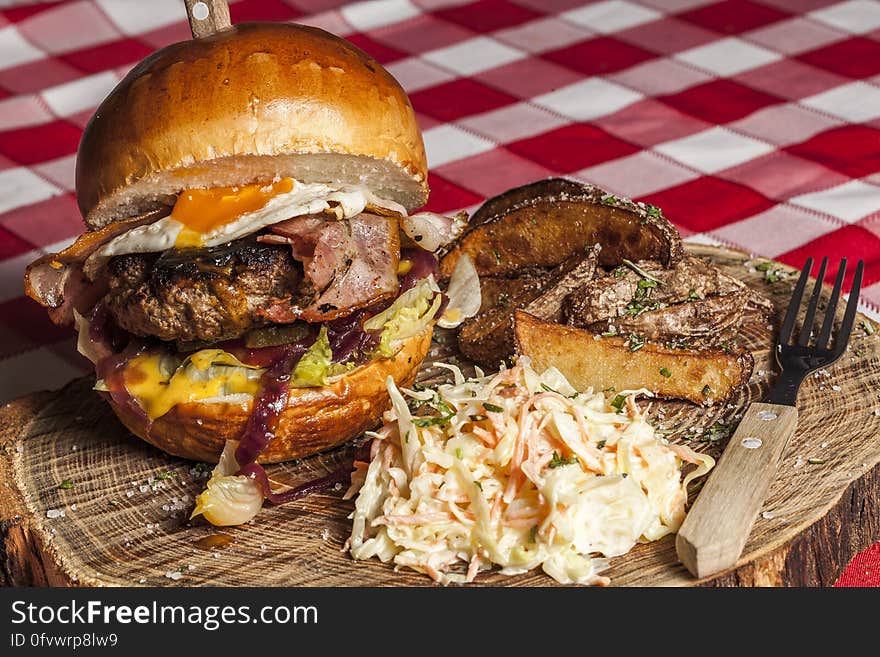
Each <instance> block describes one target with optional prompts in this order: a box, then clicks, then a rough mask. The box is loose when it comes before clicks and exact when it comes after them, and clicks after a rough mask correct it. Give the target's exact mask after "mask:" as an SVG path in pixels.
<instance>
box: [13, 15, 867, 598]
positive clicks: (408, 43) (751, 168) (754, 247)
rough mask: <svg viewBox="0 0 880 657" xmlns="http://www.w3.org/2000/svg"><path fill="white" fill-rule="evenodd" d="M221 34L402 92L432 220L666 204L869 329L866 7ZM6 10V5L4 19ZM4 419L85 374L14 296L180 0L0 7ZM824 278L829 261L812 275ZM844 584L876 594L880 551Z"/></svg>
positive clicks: (322, 23)
mask: <svg viewBox="0 0 880 657" xmlns="http://www.w3.org/2000/svg"><path fill="white" fill-rule="evenodd" d="M230 4H231V14H232V19H233V22H241V21H246V20H280V21H289V20H294V21H297V22H301V23H306V24H310V25H316V26H319V27H322V28H325V29H327V30H329V31H331V32H334V33H336V34H338V35H340V36H343V37H345V38H347V39H349V40H350V41H352V42H353V43H355V44H356V45H357V46H359V47H360V48H362V49H363V50H365V51H366V52H368V53H369V54H371V55H372V56H373V57H375V58H376V59H378V60H379V61H380V62H381V63H382V64H384V65H385V66H386V67H387V68H388V69H389V70H390V71H391V73H392V74H393V75H395V76H396V77H397V79H398V80H400V82H401V83H402V84H403V86H404V87H405V88H406V90H407V91H408V92H409V94H410V98H411V99H412V103H413V106H414V107H415V109H416V112H417V114H418V118H419V122H420V125H421V127H422V130H423V134H424V139H425V145H426V147H427V151H428V162H429V165H430V168H431V176H430V185H431V199H430V203H429V204H428V208H429V209H432V210H437V211H441V212H447V211H454V210H458V209H461V208H466V209H473V208H474V207H475V206H477V205H478V204H479V203H480V202H481V201H482V200H483V199H485V198H486V197H488V196H492V195H494V194H496V193H498V192H501V191H504V190H506V189H508V188H510V187H514V186H516V185H519V184H522V183H525V182H528V181H533V180H536V179H539V178H543V177H546V176H551V175H565V176H570V177H573V178H577V179H580V180H584V181H589V182H592V183H595V184H598V185H600V186H602V187H604V188H606V189H608V190H609V191H611V192H613V193H615V194H618V195H623V196H629V197H633V198H636V199H638V200H644V201H649V202H651V203H653V204H655V205H658V206H660V207H662V208H663V209H664V210H665V212H666V214H667V216H668V217H669V218H670V219H671V220H672V221H673V222H674V223H675V224H676V226H678V228H679V230H680V231H681V232H682V234H683V235H684V236H685V237H686V238H687V239H689V240H691V241H697V242H703V243H712V244H726V245H732V246H736V247H740V248H743V249H745V250H748V251H750V252H753V253H756V254H760V255H763V256H767V257H772V258H776V259H778V260H781V261H783V262H786V263H788V264H791V265H794V266H798V267H799V266H801V265H802V264H803V262H804V260H805V258H806V257H807V256H814V257H816V256H823V255H828V256H830V257H831V258H832V261H833V262H835V263H836V262H837V260H838V259H839V258H840V257H843V256H847V257H849V258H850V259H851V260H853V259H857V258H863V259H864V260H865V262H866V264H867V269H866V287H865V289H864V291H863V296H862V300H863V304H862V309H863V310H864V311H866V312H868V314H871V315H873V316H875V317H878V316H880V3H878V2H873V1H870V0H847V1H844V2H840V1H837V0H725V1H721V2H719V1H717V0H605V1H601V2H583V1H581V0H480V1H472V0H371V1H367V2H356V3H342V2H339V1H338V0H283V1H282V0H238V1H235V0H233V1H232V2H231V3H230ZM10 5H12V6H10ZM0 7H2V8H3V9H2V10H0V402H2V401H3V400H7V399H10V398H12V397H14V396H17V395H20V394H24V393H26V392H29V391H32V390H37V389H43V388H47V387H58V386H59V385H61V384H62V383H63V382H65V381H66V380H68V379H70V378H73V377H75V376H77V375H79V374H81V373H83V372H85V371H88V370H89V367H88V366H87V363H86V362H85V361H84V360H83V359H82V358H80V357H79V356H78V355H77V354H76V353H75V349H74V345H73V339H72V335H73V334H72V331H71V330H69V329H60V328H57V327H54V326H53V325H52V324H51V323H50V322H49V320H48V319H47V317H46V314H45V312H44V311H43V310H42V309H41V308H40V307H39V306H37V304H35V303H33V302H32V301H30V300H28V299H26V298H25V297H24V295H23V290H22V274H23V271H24V267H25V265H26V264H27V263H28V262H30V261H31V260H33V259H34V258H36V257H37V256H38V255H40V254H42V253H44V252H46V251H54V250H59V249H61V248H63V247H64V246H66V245H67V244H69V243H70V242H71V241H72V240H73V238H74V237H75V236H76V235H77V234H78V233H80V232H81V230H82V224H81V219H80V216H79V212H78V210H77V207H76V203H75V200H74V191H73V190H74V175H73V172H74V158H75V153H76V148H77V143H78V140H79V137H80V134H81V131H82V128H83V126H84V125H85V123H86V121H87V120H88V118H89V116H90V114H91V112H92V111H93V109H94V108H95V107H96V106H97V104H98V103H99V102H100V100H101V99H102V98H103V97H104V96H105V95H106V94H107V93H108V92H109V91H110V90H111V89H112V88H113V86H114V85H115V84H116V83H117V82H118V81H119V80H120V79H121V78H122V77H123V76H124V75H125V73H126V72H127V71H128V69H129V68H130V67H131V66H132V65H133V64H134V63H135V62H137V61H138V60H140V59H141V58H143V57H144V56H146V55H148V54H149V53H150V52H152V51H153V50H155V49H156V48H160V47H162V46H165V45H167V44H169V43H172V42H175V41H179V40H183V39H188V38H189V37H190V34H189V28H188V25H187V23H186V20H185V13H184V9H183V3H182V1H181V0H149V1H146V0H94V1H87V0H78V1H72V2H60V3H40V4H33V3H15V2H9V1H8V0H0ZM835 274H836V265H835V268H833V269H832V270H831V271H829V272H828V277H829V278H833V277H834V275H835ZM878 549H880V545H878V546H875V548H874V550H873V552H866V553H864V554H863V555H861V556H860V557H859V558H858V559H857V561H856V562H854V564H853V565H852V566H851V567H850V569H849V570H848V571H847V573H846V574H845V576H844V578H842V580H841V582H842V583H846V584H848V585H853V584H860V583H868V584H870V583H874V584H880V565H878V561H877V554H878V553H880V552H878Z"/></svg>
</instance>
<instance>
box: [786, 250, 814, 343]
mask: <svg viewBox="0 0 880 657" xmlns="http://www.w3.org/2000/svg"><path fill="white" fill-rule="evenodd" d="M812 269H813V259H812V258H807V261H806V262H805V263H804V268H803V269H802V270H801V277H800V278H799V279H798V282H797V285H795V286H794V292H792V294H791V301H789V302H788V310H787V311H786V313H785V320H784V321H783V322H782V328H781V329H779V344H786V343H787V342H788V340H789V338H790V337H791V332H792V329H793V328H794V320H795V319H796V318H797V314H798V310H799V309H800V307H801V299H803V297H804V288H805V287H806V286H807V279H808V278H809V277H810V271H811V270H812Z"/></svg>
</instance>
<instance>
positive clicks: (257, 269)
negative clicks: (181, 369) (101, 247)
mask: <svg viewBox="0 0 880 657" xmlns="http://www.w3.org/2000/svg"><path fill="white" fill-rule="evenodd" d="M108 272H109V277H110V278H109V288H110V291H109V293H108V295H107V303H108V306H109V308H110V311H111V312H112V313H113V315H114V317H115V318H116V320H117V322H118V323H119V325H120V326H121V327H122V328H124V329H126V330H127V331H129V332H131V333H134V334H136V335H142V336H147V335H152V336H156V337H158V338H160V339H162V340H169V341H170V340H176V341H178V342H193V341H196V342H217V341H220V340H228V339H231V338H236V337H239V336H241V335H242V334H244V333H245V332H246V331H248V330H249V329H251V328H253V327H258V326H265V325H266V324H268V323H269V320H268V319H266V318H265V317H261V316H260V315H258V314H257V311H258V310H260V309H261V308H265V307H266V306H267V305H269V302H270V300H272V299H276V298H284V297H290V296H297V290H298V289H299V288H300V287H301V284H302V280H303V270H302V264H301V263H299V262H297V261H295V260H294V259H293V256H292V254H291V251H290V247H289V246H286V245H275V244H261V243H258V242H257V241H256V240H254V239H241V240H236V241H234V242H230V243H229V244H224V245H222V246H217V247H211V248H207V249H183V250H180V251H177V250H169V251H166V252H164V253H161V254H159V253H147V254H141V253H137V254H130V255H122V256H117V257H115V258H113V259H112V260H111V261H110V263H109V266H108Z"/></svg>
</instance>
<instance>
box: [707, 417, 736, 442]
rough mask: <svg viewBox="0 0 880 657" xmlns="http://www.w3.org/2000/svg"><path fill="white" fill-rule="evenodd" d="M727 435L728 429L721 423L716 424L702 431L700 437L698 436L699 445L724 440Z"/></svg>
mask: <svg viewBox="0 0 880 657" xmlns="http://www.w3.org/2000/svg"><path fill="white" fill-rule="evenodd" d="M728 433H730V428H729V427H727V426H726V425H724V424H722V423H721V422H716V423H715V424H713V425H712V426H711V427H708V428H707V429H705V430H704V431H703V434H702V436H700V442H701V443H714V442H717V441H719V440H721V439H722V438H724V437H725V436H726V435H727V434H728Z"/></svg>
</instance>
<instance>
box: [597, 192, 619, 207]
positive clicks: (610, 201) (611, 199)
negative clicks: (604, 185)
mask: <svg viewBox="0 0 880 657" xmlns="http://www.w3.org/2000/svg"><path fill="white" fill-rule="evenodd" d="M599 202H600V203H602V204H603V205H614V204H615V203H617V202H618V199H617V197H616V196H615V195H614V194H605V196H603V197H602V198H600V199H599Z"/></svg>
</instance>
